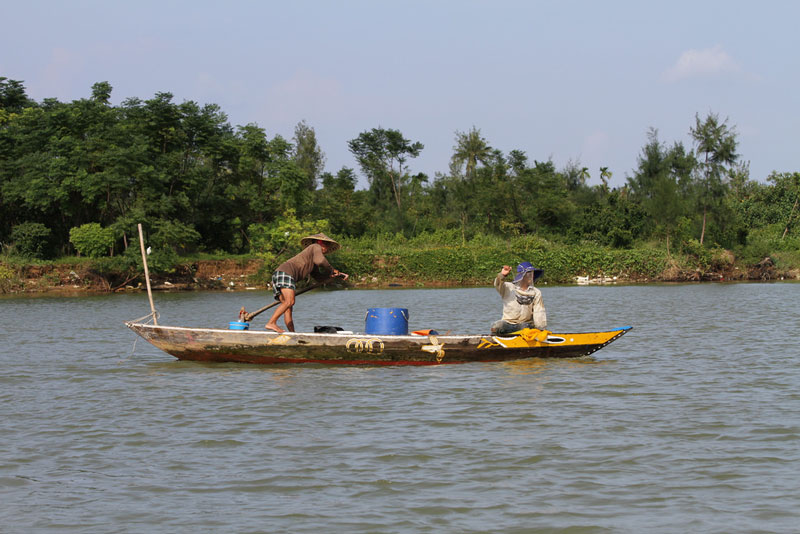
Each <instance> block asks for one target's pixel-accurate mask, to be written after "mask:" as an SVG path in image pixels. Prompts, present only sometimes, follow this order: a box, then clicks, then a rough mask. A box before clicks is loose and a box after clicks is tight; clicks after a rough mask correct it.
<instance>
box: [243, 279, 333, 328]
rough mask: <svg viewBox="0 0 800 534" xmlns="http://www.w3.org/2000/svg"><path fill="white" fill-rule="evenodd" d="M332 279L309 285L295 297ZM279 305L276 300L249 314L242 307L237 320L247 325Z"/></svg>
mask: <svg viewBox="0 0 800 534" xmlns="http://www.w3.org/2000/svg"><path fill="white" fill-rule="evenodd" d="M334 278H335V277H331V278H328V279H327V280H323V281H322V282H317V283H316V284H314V285H310V286H308V287H307V288H305V289H301V290H300V291H298V292H297V293H295V295H302V294H303V293H305V292H306V291H311V290H312V289H317V288H318V287H319V286H321V285H323V284H327V283H328V282H330V281H331V280H333V279H334ZM280 303H281V302H280V301H279V300H276V301H275V302H273V303H272V304H267V305H266V306H264V307H263V308H259V309H258V310H256V311H254V312H250V313H247V311H246V310H245V309H244V306H242V309H241V310H239V320H240V321H242V322H245V323H249V322H250V320H251V319H252V318H253V317H255V316H256V315H259V314H261V313H262V312H265V311H267V310H268V309H270V308H273V307H275V306H277V305H278V304H280Z"/></svg>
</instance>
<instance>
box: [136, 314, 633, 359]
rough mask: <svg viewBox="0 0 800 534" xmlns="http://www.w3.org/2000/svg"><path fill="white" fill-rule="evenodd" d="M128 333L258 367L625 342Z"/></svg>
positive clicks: (168, 329) (528, 354) (549, 350)
mask: <svg viewBox="0 0 800 534" xmlns="http://www.w3.org/2000/svg"><path fill="white" fill-rule="evenodd" d="M125 324H126V326H127V327H128V328H130V329H131V330H133V331H134V332H136V333H137V334H139V335H140V336H142V337H143V338H144V339H146V340H147V341H149V342H150V343H152V344H153V345H155V346H156V347H158V348H159V349H161V350H163V351H164V352H166V353H168V354H171V355H172V356H175V357H176V358H178V359H179V360H192V361H198V362H238V363H257V364H277V363H324V364H340V365H440V364H449V363H467V362H504V361H510V360H519V359H525V358H576V357H580V356H587V355H589V354H592V353H593V352H596V351H598V350H600V349H601V348H603V347H605V346H606V345H608V344H609V343H611V342H612V341H614V340H616V339H618V338H619V337H620V336H622V335H624V334H625V333H626V332H627V331H628V330H630V329H631V327H630V326H623V327H621V328H616V329H614V330H609V331H606V332H585V333H565V334H554V333H551V332H547V331H542V330H528V329H526V330H522V331H520V332H519V333H518V334H515V335H508V336H493V335H370V334H353V333H336V334H324V333H319V334H316V333H315V334H312V333H300V332H285V333H283V334H278V333H276V332H271V331H266V330H264V331H257V330H223V329H216V328H184V327H178V326H162V325H153V324H144V323H138V322H126V323H125Z"/></svg>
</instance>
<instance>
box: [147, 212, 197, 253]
mask: <svg viewBox="0 0 800 534" xmlns="http://www.w3.org/2000/svg"><path fill="white" fill-rule="evenodd" d="M148 241H149V243H151V244H152V247H153V249H155V250H159V251H161V252H163V251H165V250H167V249H169V250H170V251H172V252H181V253H185V252H187V251H188V250H190V249H192V248H194V246H195V245H197V243H198V242H199V241H200V234H199V233H198V232H197V230H195V229H194V227H193V226H192V225H190V224H184V223H182V222H180V221H168V220H164V219H159V220H157V221H155V222H154V223H153V234H152V235H151V236H150V237H149V239H148Z"/></svg>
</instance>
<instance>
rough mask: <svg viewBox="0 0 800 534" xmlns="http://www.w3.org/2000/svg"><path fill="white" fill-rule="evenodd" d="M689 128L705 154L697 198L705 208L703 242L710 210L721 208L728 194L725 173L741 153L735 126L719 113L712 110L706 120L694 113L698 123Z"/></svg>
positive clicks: (699, 149)
mask: <svg viewBox="0 0 800 534" xmlns="http://www.w3.org/2000/svg"><path fill="white" fill-rule="evenodd" d="M689 131H690V133H691V135H692V139H694V142H695V144H696V146H697V153H698V154H701V155H702V161H701V162H700V168H701V169H702V173H703V174H702V177H701V178H700V180H699V182H700V190H701V194H700V195H699V197H698V199H699V201H700V208H701V209H702V211H703V226H702V230H701V231H700V244H701V245H702V244H703V239H704V238H705V233H706V219H707V216H708V212H709V211H712V212H715V211H716V210H718V208H719V207H720V205H721V200H722V198H723V197H724V196H725V193H726V184H725V182H724V179H723V174H724V173H725V172H726V171H728V170H729V169H730V168H731V167H732V166H733V164H734V163H736V160H737V159H738V158H739V155H738V154H737V153H736V146H737V140H736V129H735V128H733V127H730V126H728V119H725V120H724V121H720V119H719V116H718V115H717V114H715V113H709V114H708V116H707V117H706V118H705V120H700V115H699V114H695V125H694V127H693V128H691V129H690V130H689Z"/></svg>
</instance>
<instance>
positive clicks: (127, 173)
mask: <svg viewBox="0 0 800 534" xmlns="http://www.w3.org/2000/svg"><path fill="white" fill-rule="evenodd" d="M111 92H112V87H111V85H110V84H109V83H108V82H99V83H96V84H94V85H93V86H92V88H91V95H90V96H89V97H88V98H83V99H79V100H74V101H72V102H60V101H58V100H56V99H51V98H47V99H44V100H42V101H41V102H36V101H34V100H32V99H31V98H30V97H28V95H27V94H26V91H25V87H24V85H23V82H21V81H18V80H10V79H7V78H0V213H2V217H1V218H0V243H2V244H3V246H4V247H5V249H6V253H17V254H28V255H31V256H39V257H45V258H47V257H55V256H64V255H72V254H75V253H76V252H78V253H83V254H87V255H106V254H112V255H113V254H121V253H124V251H125V250H126V249H127V248H128V246H129V245H131V242H132V240H133V239H134V238H135V236H136V224H137V223H140V222H141V223H143V225H144V226H145V228H146V229H147V231H148V234H149V240H150V241H151V242H154V243H159V244H161V245H162V246H164V247H167V248H170V249H171V250H173V251H174V252H175V253H185V252H189V251H208V252H224V253H234V254H238V253H249V252H256V251H257V249H259V248H263V247H265V246H266V247H269V246H272V247H273V249H275V250H276V251H277V250H278V248H279V247H277V246H276V245H275V243H274V242H275V241H276V240H278V241H279V240H280V236H281V231H282V229H285V228H298V227H308V228H314V229H320V228H322V229H324V230H325V231H329V232H331V233H332V234H334V235H336V236H338V237H353V238H358V237H363V238H370V237H375V236H380V235H385V234H392V235H398V234H402V235H404V236H406V237H414V236H419V235H423V234H425V233H435V232H439V231H448V232H450V233H451V234H453V233H455V234H456V235H458V236H460V238H461V240H462V242H466V241H468V240H471V239H473V238H474V237H475V236H479V235H494V236H517V235H526V234H538V235H541V236H546V237H547V238H548V239H553V240H557V241H560V242H564V243H586V242H589V243H597V244H599V245H604V246H612V247H617V248H626V247H632V246H634V245H636V244H640V243H655V244H656V246H663V247H665V248H666V250H667V251H668V252H670V251H671V252H678V251H690V252H691V251H692V250H695V251H696V250H698V249H703V248H706V247H723V248H727V249H736V250H742V251H744V250H747V251H749V253H751V254H753V256H754V257H755V256H757V255H759V254H762V253H769V252H770V251H771V250H773V249H792V247H794V250H796V249H797V248H798V236H797V231H796V224H795V221H796V217H797V211H798V210H797V207H798V206H797V203H798V193H800V173H797V172H785V173H773V174H771V175H770V176H769V177H768V178H767V180H766V183H764V182H759V181H755V180H751V179H750V177H749V168H748V164H747V162H746V161H745V160H743V158H742V156H741V155H740V154H739V153H738V152H737V150H738V140H737V132H736V128H735V127H734V126H733V125H731V124H729V122H728V120H727V119H721V118H720V117H719V115H717V114H714V113H709V114H708V115H706V116H704V117H703V116H700V115H699V114H698V115H696V116H695V117H694V121H693V123H692V124H690V125H689V127H688V131H689V133H690V134H691V139H692V145H691V146H684V144H683V143H681V142H673V143H668V142H665V141H663V140H661V139H660V138H659V136H658V131H657V130H656V129H651V130H650V131H649V132H648V133H647V136H646V139H645V144H644V146H643V147H642V148H641V151H640V153H639V156H638V159H637V165H636V167H635V168H634V169H632V170H631V171H630V175H628V176H626V183H625V185H623V186H621V187H614V188H611V187H610V186H609V180H610V178H611V177H612V172H611V171H610V170H609V169H608V168H607V167H601V168H600V169H597V170H593V169H588V168H586V167H583V166H581V165H580V164H579V163H574V162H573V163H568V164H567V165H565V166H564V167H563V168H560V169H559V168H556V166H555V165H554V163H553V162H552V161H539V160H536V159H533V160H532V159H530V158H529V156H528V155H527V154H526V153H525V152H524V151H522V150H518V149H513V150H510V151H508V152H504V151H502V150H500V149H498V148H495V147H492V146H491V145H490V143H489V141H488V140H487V139H485V138H484V137H483V136H482V134H481V132H480V130H479V129H478V128H476V127H472V128H471V129H470V130H468V131H464V132H462V131H456V132H455V138H454V146H453V153H452V159H451V164H450V168H449V169H447V170H444V171H440V172H435V173H434V174H433V175H432V176H431V175H429V174H426V173H424V172H418V171H415V170H413V160H414V158H416V157H418V156H419V154H420V153H421V152H422V151H423V150H424V148H425V147H424V145H423V144H422V143H420V142H418V141H414V140H410V139H406V138H405V136H404V135H403V134H402V133H401V132H400V131H398V130H393V129H386V128H380V127H378V128H372V129H370V130H365V131H363V132H361V133H359V134H358V135H356V136H355V137H354V138H353V139H351V140H349V141H348V142H347V145H348V148H349V150H350V152H351V153H352V154H353V157H354V162H355V163H356V165H357V167H358V170H359V171H360V172H361V173H362V174H363V175H364V176H365V177H366V179H367V181H368V184H369V185H368V187H367V188H366V189H357V188H356V185H357V181H358V176H357V174H356V169H354V168H348V167H343V168H341V169H339V170H338V171H336V172H327V171H326V170H325V156H324V152H323V150H322V148H321V147H320V146H319V144H318V143H317V139H316V135H315V131H314V128H313V127H312V126H310V125H308V124H306V123H305V122H300V123H298V124H297V126H296V128H295V130H294V137H293V138H292V139H285V138H283V137H282V136H280V135H274V136H272V137H270V136H269V135H268V134H267V131H266V130H265V129H264V128H263V127H260V126H258V125H257V124H254V123H251V124H247V125H244V126H236V127H233V126H231V125H230V123H229V122H228V118H227V116H226V114H225V113H224V112H223V110H221V109H220V107H219V106H217V105H215V104H205V105H201V104H198V103H196V102H193V101H184V102H182V103H176V102H175V101H174V100H173V98H174V97H173V95H172V94H170V93H167V92H163V93H157V94H155V95H154V96H153V97H152V98H150V99H147V100H142V99H139V98H128V99H126V100H125V101H123V102H122V103H121V104H120V105H118V106H114V105H111V104H110V97H111ZM593 173H594V174H595V176H596V177H597V178H599V179H600V182H601V183H600V184H599V185H589V183H588V181H589V179H590V177H591V176H592V174H593ZM287 231H288V230H287ZM283 233H284V234H285V232H283ZM759 247H760V248H759ZM756 249H757V250H756ZM762 249H763V250H762Z"/></svg>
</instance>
